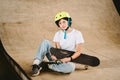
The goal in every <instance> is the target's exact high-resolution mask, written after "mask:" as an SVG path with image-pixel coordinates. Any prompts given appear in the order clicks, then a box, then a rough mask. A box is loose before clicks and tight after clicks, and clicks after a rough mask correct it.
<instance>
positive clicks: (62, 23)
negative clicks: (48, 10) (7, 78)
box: [32, 11, 84, 76]
mask: <svg viewBox="0 0 120 80" xmlns="http://www.w3.org/2000/svg"><path fill="white" fill-rule="evenodd" d="M55 23H56V25H57V26H58V27H59V28H60V30H59V31H58V32H56V34H55V36H54V38H53V41H54V42H55V47H56V48H61V49H66V50H70V51H75V53H74V55H72V56H71V57H66V58H62V59H61V61H62V62H63V63H61V64H59V65H57V64H51V65H49V66H48V68H49V69H51V70H53V71H57V72H62V73H71V72H73V71H74V70H75V64H74V63H73V62H70V61H71V60H73V59H75V58H77V57H78V56H80V53H81V44H82V43H84V39H83V37H82V34H81V32H80V31H78V30H76V29H74V28H72V27H71V24H72V18H71V17H70V15H69V14H68V13H67V12H64V11H63V12H59V13H58V14H57V15H56V16H55ZM51 47H52V46H51V44H50V42H49V41H48V40H44V41H43V42H42V43H41V45H40V47H39V49H38V52H37V54H36V56H35V58H34V61H33V68H32V74H33V76H36V75H39V73H40V70H41V69H42V66H40V64H41V62H42V61H43V59H44V57H45V56H46V57H47V58H48V60H49V61H53V60H57V58H56V57H55V56H53V55H51V54H50V48H51ZM56 54H57V53H56Z"/></svg>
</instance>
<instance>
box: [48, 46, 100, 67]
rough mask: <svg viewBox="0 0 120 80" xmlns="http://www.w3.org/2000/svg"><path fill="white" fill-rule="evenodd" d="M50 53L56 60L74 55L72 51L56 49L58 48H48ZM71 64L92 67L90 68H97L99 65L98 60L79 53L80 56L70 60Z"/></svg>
mask: <svg viewBox="0 0 120 80" xmlns="http://www.w3.org/2000/svg"><path fill="white" fill-rule="evenodd" d="M50 52H51V54H52V55H54V56H56V58H57V59H62V58H65V57H70V56H72V55H73V54H74V53H75V52H74V51H68V50H64V49H58V48H54V47H51V48H50ZM72 62H75V63H80V64H83V65H88V66H92V67H95V66H98V65H99V64H100V60H99V58H97V57H95V56H91V55H88V54H84V53H81V54H80V56H79V57H77V58H76V59H74V60H72ZM54 63H55V62H54Z"/></svg>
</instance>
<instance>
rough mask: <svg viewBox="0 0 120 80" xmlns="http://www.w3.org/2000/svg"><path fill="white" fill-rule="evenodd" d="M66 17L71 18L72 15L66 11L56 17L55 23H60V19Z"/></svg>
mask: <svg viewBox="0 0 120 80" xmlns="http://www.w3.org/2000/svg"><path fill="white" fill-rule="evenodd" d="M65 17H67V18H71V17H70V15H69V13H67V12H65V11H62V12H59V13H57V14H56V16H55V22H56V21H58V20H60V19H62V18H65Z"/></svg>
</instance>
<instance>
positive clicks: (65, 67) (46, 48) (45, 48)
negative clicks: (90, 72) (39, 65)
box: [34, 40, 75, 73]
mask: <svg viewBox="0 0 120 80" xmlns="http://www.w3.org/2000/svg"><path fill="white" fill-rule="evenodd" d="M51 47H52V45H51V44H50V42H49V41H48V40H44V41H43V42H42V43H41V44H40V46H39V48H38V52H37V54H36V56H35V59H34V61H35V60H37V61H38V60H39V62H42V61H43V59H44V57H45V56H46V57H47V58H48V60H49V61H52V58H51V56H50V48H51ZM49 68H50V69H52V70H53V71H57V72H62V73H71V72H73V71H74V70H75V64H74V63H72V62H67V63H61V64H50V65H49Z"/></svg>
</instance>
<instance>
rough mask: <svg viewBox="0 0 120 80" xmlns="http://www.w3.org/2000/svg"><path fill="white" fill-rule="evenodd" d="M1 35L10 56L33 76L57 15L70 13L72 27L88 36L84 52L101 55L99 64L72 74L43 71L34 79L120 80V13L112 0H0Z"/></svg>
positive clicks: (53, 32) (52, 31) (52, 32)
mask: <svg viewBox="0 0 120 80" xmlns="http://www.w3.org/2000/svg"><path fill="white" fill-rule="evenodd" d="M0 4H1V5H0V38H1V40H2V42H3V44H4V47H5V49H6V51H7V52H8V53H9V55H10V56H11V57H12V58H13V59H14V60H15V61H16V62H17V63H18V64H19V65H20V66H21V67H22V68H23V69H24V70H25V72H26V73H27V74H28V75H31V68H32V67H31V65H32V62H33V59H34V56H35V54H36V52H37V49H38V46H39V44H40V42H41V41H42V40H43V39H48V40H50V41H51V43H52V44H54V43H53V42H52V39H53V36H54V34H55V32H56V31H57V30H58V28H57V27H56V25H55V24H54V16H55V14H56V13H57V12H59V11H63V10H64V11H67V12H69V13H70V15H71V17H72V19H73V24H72V27H73V28H76V29H78V30H80V31H81V32H82V34H83V37H84V39H85V44H83V49H82V52H83V53H87V54H90V55H94V56H97V57H99V58H100V60H101V64H100V66H98V67H90V68H89V69H88V70H86V71H81V70H78V71H75V72H73V73H72V74H70V75H64V74H56V73H55V74H54V73H53V74H52V73H49V72H48V73H42V74H40V75H39V76H37V77H31V78H32V79H33V80H38V79H40V80H53V79H54V78H56V80H61V79H66V80H74V79H76V80H79V79H83V80H89V79H90V77H91V80H97V79H100V80H107V79H109V80H119V79H120V54H119V53H120V16H119V14H118V13H117V10H116V9H115V6H114V4H113V1H112V0H94V1H89V2H88V0H77V1H74V0H65V1H64V0H61V1H58V0H52V1H50V0H11V1H9V0H1V1H0Z"/></svg>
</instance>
